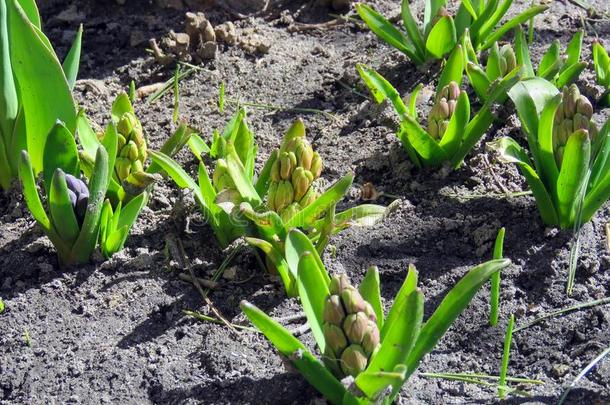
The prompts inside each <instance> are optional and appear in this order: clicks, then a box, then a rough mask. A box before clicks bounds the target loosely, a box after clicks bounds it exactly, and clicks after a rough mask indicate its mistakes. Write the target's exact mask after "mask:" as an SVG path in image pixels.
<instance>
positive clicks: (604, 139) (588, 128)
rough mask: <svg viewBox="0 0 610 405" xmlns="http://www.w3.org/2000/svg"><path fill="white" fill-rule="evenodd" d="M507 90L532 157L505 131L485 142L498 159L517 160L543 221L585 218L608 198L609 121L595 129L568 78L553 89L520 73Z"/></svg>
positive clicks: (568, 222)
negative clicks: (522, 77) (559, 88)
mask: <svg viewBox="0 0 610 405" xmlns="http://www.w3.org/2000/svg"><path fill="white" fill-rule="evenodd" d="M509 95H510V97H511V99H512V100H513V103H514V104H515V107H516V109H517V113H518V115H519V118H520V120H521V126H522V128H523V131H524V132H525V134H526V135H527V140H528V145H529V150H530V153H531V155H532V158H533V162H532V160H530V158H529V157H528V155H527V153H526V151H525V150H524V149H523V148H522V147H521V146H520V145H519V144H518V143H517V142H516V141H515V140H513V139H512V138H509V137H503V138H500V139H498V140H497V141H494V142H492V143H489V144H488V146H489V148H490V149H493V150H496V151H497V152H498V153H499V158H500V160H501V161H502V162H504V163H515V164H517V166H518V167H519V169H520V171H521V173H522V174H523V176H524V177H525V178H526V180H527V182H528V184H529V186H530V188H531V190H532V193H533V194H534V197H535V199H536V203H537V205H538V209H539V211H540V215H541V217H542V221H543V222H544V223H545V224H547V225H553V226H559V227H561V228H571V227H573V226H575V225H577V226H580V224H582V223H586V222H588V221H589V220H590V219H591V218H592V217H593V215H595V212H596V211H597V210H598V209H599V208H600V207H601V206H602V205H603V204H604V203H605V202H606V201H607V200H608V198H610V176H609V175H608V173H610V172H609V169H610V168H609V165H610V160H608V155H609V154H610V142H608V135H609V134H610V121H606V124H605V125H604V126H603V128H602V129H601V130H599V131H598V129H597V127H596V125H595V123H594V122H593V121H592V120H591V117H592V115H593V107H592V105H591V103H590V102H589V100H588V99H587V98H586V97H585V96H583V95H581V94H580V91H579V90H578V87H576V85H574V84H572V85H570V86H569V87H565V88H564V89H563V92H562V93H558V91H557V89H556V88H555V86H554V85H553V84H552V83H550V82H548V81H546V80H544V79H541V78H533V79H526V80H523V81H521V82H520V83H518V84H517V85H515V86H514V87H513V88H512V89H511V90H510V92H509Z"/></svg>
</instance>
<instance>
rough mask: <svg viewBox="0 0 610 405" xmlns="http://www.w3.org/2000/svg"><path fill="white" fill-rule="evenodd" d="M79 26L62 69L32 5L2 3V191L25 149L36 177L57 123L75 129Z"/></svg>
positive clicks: (28, 1)
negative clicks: (50, 134) (48, 139)
mask: <svg viewBox="0 0 610 405" xmlns="http://www.w3.org/2000/svg"><path fill="white" fill-rule="evenodd" d="M81 37H82V27H81V28H80V29H79V31H78V33H77V35H76V38H75V40H74V43H73V45H72V48H71V49H70V51H69V53H68V54H67V56H66V58H65V60H64V63H63V66H62V64H61V63H60V62H59V60H58V58H57V55H56V54H55V51H54V50H53V47H52V46H51V43H50V41H49V39H48V38H47V37H46V36H45V34H44V33H43V32H42V31H41V21H40V15H39V13H38V8H37V7H36V3H35V2H34V1H33V0H1V1H0V65H1V69H0V189H3V190H7V189H8V188H9V187H10V185H11V181H12V180H13V179H14V178H16V177H17V173H18V166H19V156H20V151H21V150H23V149H26V150H27V151H28V153H29V155H30V159H31V164H32V167H33V169H34V170H35V172H36V173H39V172H40V171H41V170H42V168H43V151H44V147H45V143H46V136H47V134H48V133H49V132H50V130H51V128H52V127H53V125H54V124H55V121H56V120H57V119H61V120H62V121H63V122H65V123H66V125H67V126H68V128H69V129H70V130H71V131H74V129H75V123H76V107H75V103H74V100H73V99H72V94H71V89H72V87H73V86H74V83H75V81H76V76H77V73H78V66H79V61H80V49H81Z"/></svg>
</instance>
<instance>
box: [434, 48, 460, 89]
mask: <svg viewBox="0 0 610 405" xmlns="http://www.w3.org/2000/svg"><path fill="white" fill-rule="evenodd" d="M463 77H464V51H463V50H462V45H457V46H456V47H455V48H454V49H453V52H451V55H449V59H447V63H446V64H445V67H444V68H443V71H442V72H441V77H440V78H439V79H438V85H437V86H436V92H437V93H438V92H440V91H441V89H442V88H443V87H445V86H446V85H448V84H449V83H451V82H456V83H457V84H458V85H460V84H462V78H463Z"/></svg>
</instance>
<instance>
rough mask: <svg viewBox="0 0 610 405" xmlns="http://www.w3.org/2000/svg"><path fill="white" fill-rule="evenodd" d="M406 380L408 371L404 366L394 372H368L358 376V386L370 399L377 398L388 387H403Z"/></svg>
mask: <svg viewBox="0 0 610 405" xmlns="http://www.w3.org/2000/svg"><path fill="white" fill-rule="evenodd" d="M406 378H407V370H406V368H405V367H404V366H401V367H397V368H396V369H395V371H393V372H387V371H377V372H369V371H368V370H366V371H364V372H362V373H360V374H358V377H357V378H356V385H357V386H358V388H359V389H360V390H361V391H362V392H364V394H365V395H366V396H367V397H368V398H377V397H378V396H380V395H381V394H383V391H384V390H385V389H386V388H387V387H401V386H402V384H404V382H405V380H406ZM367 403H368V402H367ZM376 403H384V402H376Z"/></svg>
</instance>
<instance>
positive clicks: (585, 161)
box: [557, 129, 591, 228]
mask: <svg viewBox="0 0 610 405" xmlns="http://www.w3.org/2000/svg"><path fill="white" fill-rule="evenodd" d="M590 156H591V142H590V141H589V134H588V132H587V131H585V130H582V129H580V130H578V131H576V132H574V133H573V134H572V135H570V137H569V138H568V142H567V144H566V146H565V150H564V152H563V161H562V162H561V170H560V171H559V177H558V178H557V208H558V211H559V221H560V225H561V227H562V228H566V227H568V226H570V225H572V224H573V223H574V214H575V212H574V208H575V203H576V201H577V199H578V198H577V197H578V194H579V192H580V191H581V190H582V187H586V184H585V183H584V182H585V181H586V178H587V176H586V174H587V171H588V169H589V161H590Z"/></svg>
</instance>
